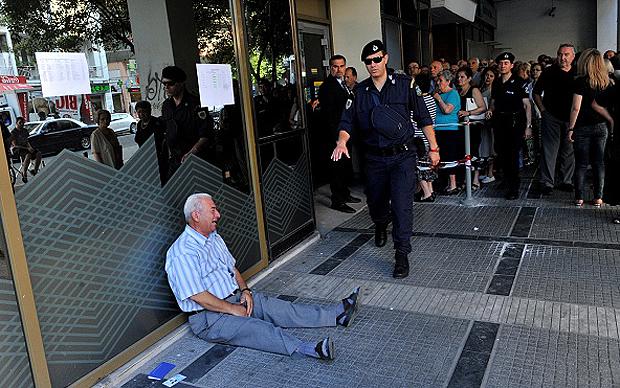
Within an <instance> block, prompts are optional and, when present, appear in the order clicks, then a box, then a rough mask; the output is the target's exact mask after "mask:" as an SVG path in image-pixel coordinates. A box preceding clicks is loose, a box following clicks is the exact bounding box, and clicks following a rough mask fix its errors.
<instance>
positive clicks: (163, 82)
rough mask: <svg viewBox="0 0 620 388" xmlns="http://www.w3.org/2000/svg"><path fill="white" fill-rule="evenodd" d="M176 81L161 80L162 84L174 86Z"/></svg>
mask: <svg viewBox="0 0 620 388" xmlns="http://www.w3.org/2000/svg"><path fill="white" fill-rule="evenodd" d="M176 83H177V81H162V84H164V86H174V85H176Z"/></svg>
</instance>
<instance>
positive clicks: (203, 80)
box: [196, 63, 235, 107]
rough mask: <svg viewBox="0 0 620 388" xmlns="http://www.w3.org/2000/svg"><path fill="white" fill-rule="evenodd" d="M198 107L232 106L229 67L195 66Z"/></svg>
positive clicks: (233, 99)
mask: <svg viewBox="0 0 620 388" xmlns="http://www.w3.org/2000/svg"><path fill="white" fill-rule="evenodd" d="M196 71H197V72H198V90H199V92H200V105H202V106H203V107H207V106H214V105H234V104H235V96H234V93H233V82H232V71H231V69H230V65H215V64H203V63H199V64H196Z"/></svg>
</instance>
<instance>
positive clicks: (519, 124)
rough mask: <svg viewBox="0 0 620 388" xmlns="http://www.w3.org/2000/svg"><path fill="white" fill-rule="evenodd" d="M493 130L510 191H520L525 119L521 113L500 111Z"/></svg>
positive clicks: (501, 166)
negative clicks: (521, 151) (520, 158)
mask: <svg viewBox="0 0 620 388" xmlns="http://www.w3.org/2000/svg"><path fill="white" fill-rule="evenodd" d="M493 131H494V137H495V151H496V152H497V158H498V161H499V167H500V168H501V169H502V170H503V174H504V178H503V180H504V185H505V187H506V191H507V192H508V193H515V194H517V193H518V192H519V185H520V184H521V180H520V179H519V151H520V150H521V148H522V145H523V135H524V134H525V119H524V118H523V117H521V115H515V114H502V113H498V114H496V115H495V116H494V120H493Z"/></svg>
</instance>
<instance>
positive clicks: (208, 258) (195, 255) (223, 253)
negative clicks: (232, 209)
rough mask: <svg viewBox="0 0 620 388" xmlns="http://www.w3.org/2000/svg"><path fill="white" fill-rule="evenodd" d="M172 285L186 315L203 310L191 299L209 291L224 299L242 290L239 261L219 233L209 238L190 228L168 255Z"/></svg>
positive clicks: (168, 269) (168, 270) (167, 261)
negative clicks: (237, 274) (239, 279)
mask: <svg viewBox="0 0 620 388" xmlns="http://www.w3.org/2000/svg"><path fill="white" fill-rule="evenodd" d="M165 268H166V273H167V274H168V283H169V284H170V288H171V289H172V292H173V293H174V297H175V298H176V300H177V303H178V304H179V307H180V308H181V310H182V311H185V312H190V311H197V310H203V307H202V306H201V305H199V304H198V303H196V302H194V301H193V300H191V299H190V296H192V295H196V294H199V293H201V292H203V291H208V292H210V293H211V294H213V295H215V296H216V297H218V298H220V299H225V298H226V297H228V296H230V294H232V293H233V292H234V291H235V290H236V289H238V288H239V285H238V284H237V280H236V279H235V270H234V269H235V259H234V257H233V256H232V254H231V253H230V251H229V250H228V248H227V247H226V243H224V240H223V239H222V238H221V237H220V235H219V234H217V232H215V231H214V232H212V233H211V234H209V237H205V236H203V235H201V234H200V233H198V232H197V231H195V230H194V229H192V227H190V226H189V225H186V226H185V230H184V231H183V233H181V235H180V236H179V238H177V240H176V241H175V242H174V244H172V246H171V247H170V249H168V253H167V254H166V267H165Z"/></svg>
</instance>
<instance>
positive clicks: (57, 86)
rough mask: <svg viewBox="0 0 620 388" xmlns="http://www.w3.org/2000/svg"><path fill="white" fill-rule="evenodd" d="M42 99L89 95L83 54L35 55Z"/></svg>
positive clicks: (88, 80) (88, 82)
mask: <svg viewBox="0 0 620 388" xmlns="http://www.w3.org/2000/svg"><path fill="white" fill-rule="evenodd" d="M35 56H36V58H37V67H38V68H39V75H40V77H41V91H42V92H43V97H56V96H68V95H72V94H91V89H90V78H89V75H88V63H87V62H86V54H84V53H35Z"/></svg>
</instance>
